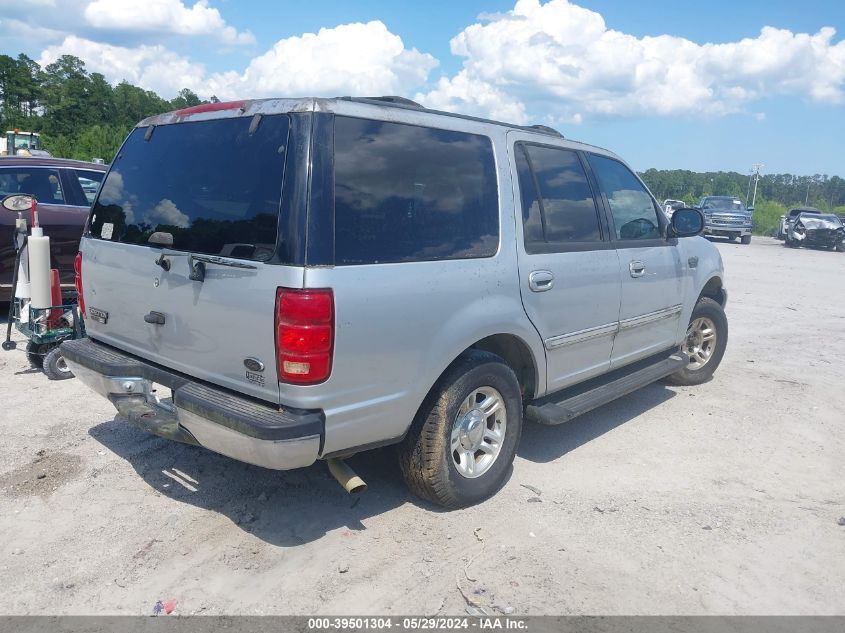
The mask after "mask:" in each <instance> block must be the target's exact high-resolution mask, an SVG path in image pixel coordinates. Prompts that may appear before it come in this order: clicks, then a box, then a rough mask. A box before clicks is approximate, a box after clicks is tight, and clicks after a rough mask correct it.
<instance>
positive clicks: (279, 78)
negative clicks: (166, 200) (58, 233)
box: [38, 22, 437, 99]
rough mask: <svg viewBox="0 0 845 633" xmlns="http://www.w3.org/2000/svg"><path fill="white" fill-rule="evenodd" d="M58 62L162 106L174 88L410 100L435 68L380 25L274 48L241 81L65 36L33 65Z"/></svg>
mask: <svg viewBox="0 0 845 633" xmlns="http://www.w3.org/2000/svg"><path fill="white" fill-rule="evenodd" d="M65 54H69V55H76V56H77V57H79V58H80V59H82V60H83V61H84V62H85V66H86V68H87V69H88V70H89V71H90V72H99V73H102V74H103V75H104V76H105V77H106V79H108V80H109V81H111V82H112V83H116V82H118V81H120V80H122V79H126V80H127V81H129V82H130V83H133V84H135V85H138V86H141V87H143V88H146V89H148V90H154V91H155V92H157V93H159V94H160V95H161V96H163V97H165V98H170V97H172V96H174V95H175V94H176V93H177V92H178V91H179V90H180V89H181V88H190V89H191V90H193V91H194V92H196V93H197V94H198V95H200V96H201V97H206V98H207V97H210V96H211V95H216V96H217V97H218V98H220V99H234V98H249V97H273V96H295V95H296V96H305V95H316V96H324V95H343V94H352V95H377V94H410V93H412V91H413V90H414V89H415V88H417V87H419V86H421V85H423V84H424V83H425V81H426V79H427V78H428V74H429V72H430V71H431V69H432V68H434V67H435V66H436V65H437V60H436V59H434V58H433V57H432V56H431V55H428V54H424V53H420V52H419V51H417V50H416V49H407V48H405V46H404V44H403V43H402V39H401V38H400V37H399V36H398V35H394V34H393V33H391V32H390V31H389V30H388V29H387V27H386V26H385V25H384V24H382V23H381V22H369V23H367V24H344V25H341V26H338V27H335V28H332V29H320V31H319V32H318V33H316V34H314V33H306V34H305V35H302V36H299V37H290V38H287V39H284V40H279V41H278V42H276V44H275V45H274V46H273V47H272V48H271V49H270V50H268V51H267V52H266V53H264V54H263V55H260V56H258V57H256V58H254V59H253V60H252V61H251V62H250V63H249V65H248V66H247V67H246V69H245V70H244V71H243V72H242V73H241V72H237V71H229V72H225V73H215V74H212V75H206V72H205V68H204V66H203V65H201V64H197V63H193V62H191V61H190V60H189V59H188V58H187V57H183V56H181V55H178V54H176V53H174V52H172V51H170V50H168V49H166V48H165V47H163V46H139V47H135V48H129V47H124V46H113V45H110V44H102V43H99V42H94V41H91V40H87V39H83V38H80V37H76V36H73V35H71V36H68V37H66V38H65V39H64V41H63V42H62V43H61V44H58V45H55V46H50V47H48V48H47V49H45V50H44V52H43V53H42V54H41V57H40V58H39V60H38V62H39V63H40V64H41V65H42V66H44V65H46V64H49V63H51V62H53V61H55V60H56V59H58V57H59V56H60V55H65Z"/></svg>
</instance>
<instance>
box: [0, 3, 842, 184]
mask: <svg viewBox="0 0 845 633" xmlns="http://www.w3.org/2000/svg"><path fill="white" fill-rule="evenodd" d="M0 53H2V54H8V55H17V54H19V53H26V54H27V55H29V56H30V57H31V58H33V59H35V60H36V61H38V62H39V63H40V64H42V65H45V64H48V63H51V62H53V61H55V60H56V59H57V58H58V57H59V56H60V55H62V54H71V55H76V56H77V57H79V58H81V59H82V60H83V61H84V62H85V63H86V68H87V69H88V70H89V71H90V72H100V73H102V74H103V75H105V77H106V79H108V80H109V81H110V82H112V83H117V82H119V81H121V80H123V79H125V80H127V81H129V82H131V83H133V84H136V85H140V86H142V87H144V88H147V89H150V90H154V91H155V92H157V93H158V94H160V95H161V96H162V97H165V98H172V97H174V96H175V95H176V93H177V92H178V91H179V90H180V89H181V88H190V89H191V90H193V91H194V92H196V93H197V94H198V95H199V96H200V97H203V98H208V97H210V96H211V95H215V96H217V97H218V98H220V99H221V100H226V99H239V98H258V97H270V96H311V95H316V96H332V95H357V96H370V95H378V94H396V95H401V96H404V97H408V98H411V99H414V100H416V101H418V102H420V103H422V104H423V105H425V106H427V107H431V108H437V109H443V110H449V111H455V112H462V113H466V114H473V115H478V116H483V117H490V118H495V119H500V120H504V121H509V122H514V123H519V124H532V123H542V124H545V125H551V126H553V127H555V128H557V129H558V130H560V131H561V132H562V133H563V134H564V136H566V137H568V138H574V139H577V140H581V141H584V142H587V143H592V144H595V145H600V146H602V147H606V148H608V149H611V150H613V151H615V152H617V153H619V154H620V155H621V156H622V157H623V158H625V159H626V160H627V161H628V162H629V163H630V164H631V165H632V166H633V167H634V168H635V169H637V170H645V169H648V168H650V167H656V168H658V169H691V170H694V171H738V172H740V173H748V172H749V170H750V169H751V166H752V165H753V164H755V163H762V164H763V165H764V167H763V169H762V172H763V173H787V172H788V173H795V174H799V175H813V174H827V175H839V176H845V2H843V1H842V0H817V1H812V0H808V1H806V2H803V3H800V4H799V3H796V2H794V0H791V1H788V2H787V1H782V0H769V1H767V2H764V1H759V0H747V1H745V2H737V1H736V0H731V1H727V0H710V1H708V2H706V3H692V2H679V1H678V0H672V1H664V0H640V1H639V2H630V1H629V0H572V1H568V0H508V1H506V0H445V1H441V0H428V1H426V2H418V1H417V2H398V1H396V0H393V1H387V0H345V1H341V0H321V1H320V2H292V1H287V0H199V1H196V0H143V1H138V0H0Z"/></svg>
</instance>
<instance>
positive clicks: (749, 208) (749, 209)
mask: <svg viewBox="0 0 845 633" xmlns="http://www.w3.org/2000/svg"><path fill="white" fill-rule="evenodd" d="M745 209H746V211H753V210H754V207H745Z"/></svg>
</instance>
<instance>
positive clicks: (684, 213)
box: [671, 207, 704, 237]
mask: <svg viewBox="0 0 845 633" xmlns="http://www.w3.org/2000/svg"><path fill="white" fill-rule="evenodd" d="M671 222H672V223H671V226H672V232H673V233H674V236H675V237H692V236H693V235H698V234H699V233H701V232H702V231H703V230H704V215H702V213H701V211H699V210H698V209H693V208H691V207H682V208H680V209H676V210H675V213H673V214H672V221H671Z"/></svg>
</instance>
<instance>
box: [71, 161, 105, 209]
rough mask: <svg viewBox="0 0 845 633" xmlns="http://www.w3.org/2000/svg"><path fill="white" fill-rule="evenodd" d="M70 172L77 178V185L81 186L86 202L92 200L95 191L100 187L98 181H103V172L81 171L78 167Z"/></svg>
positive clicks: (95, 194) (95, 195)
mask: <svg viewBox="0 0 845 633" xmlns="http://www.w3.org/2000/svg"><path fill="white" fill-rule="evenodd" d="M71 173H72V174H74V175H75V176H76V178H77V179H78V180H79V186H80V187H82V193H84V194H85V197H86V198H87V199H88V204H92V203H93V202H94V198H96V197H97V191H98V190H99V188H100V183H101V182H103V176H105V175H106V174H105V172H102V171H82V170H80V169H75V170H71Z"/></svg>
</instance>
